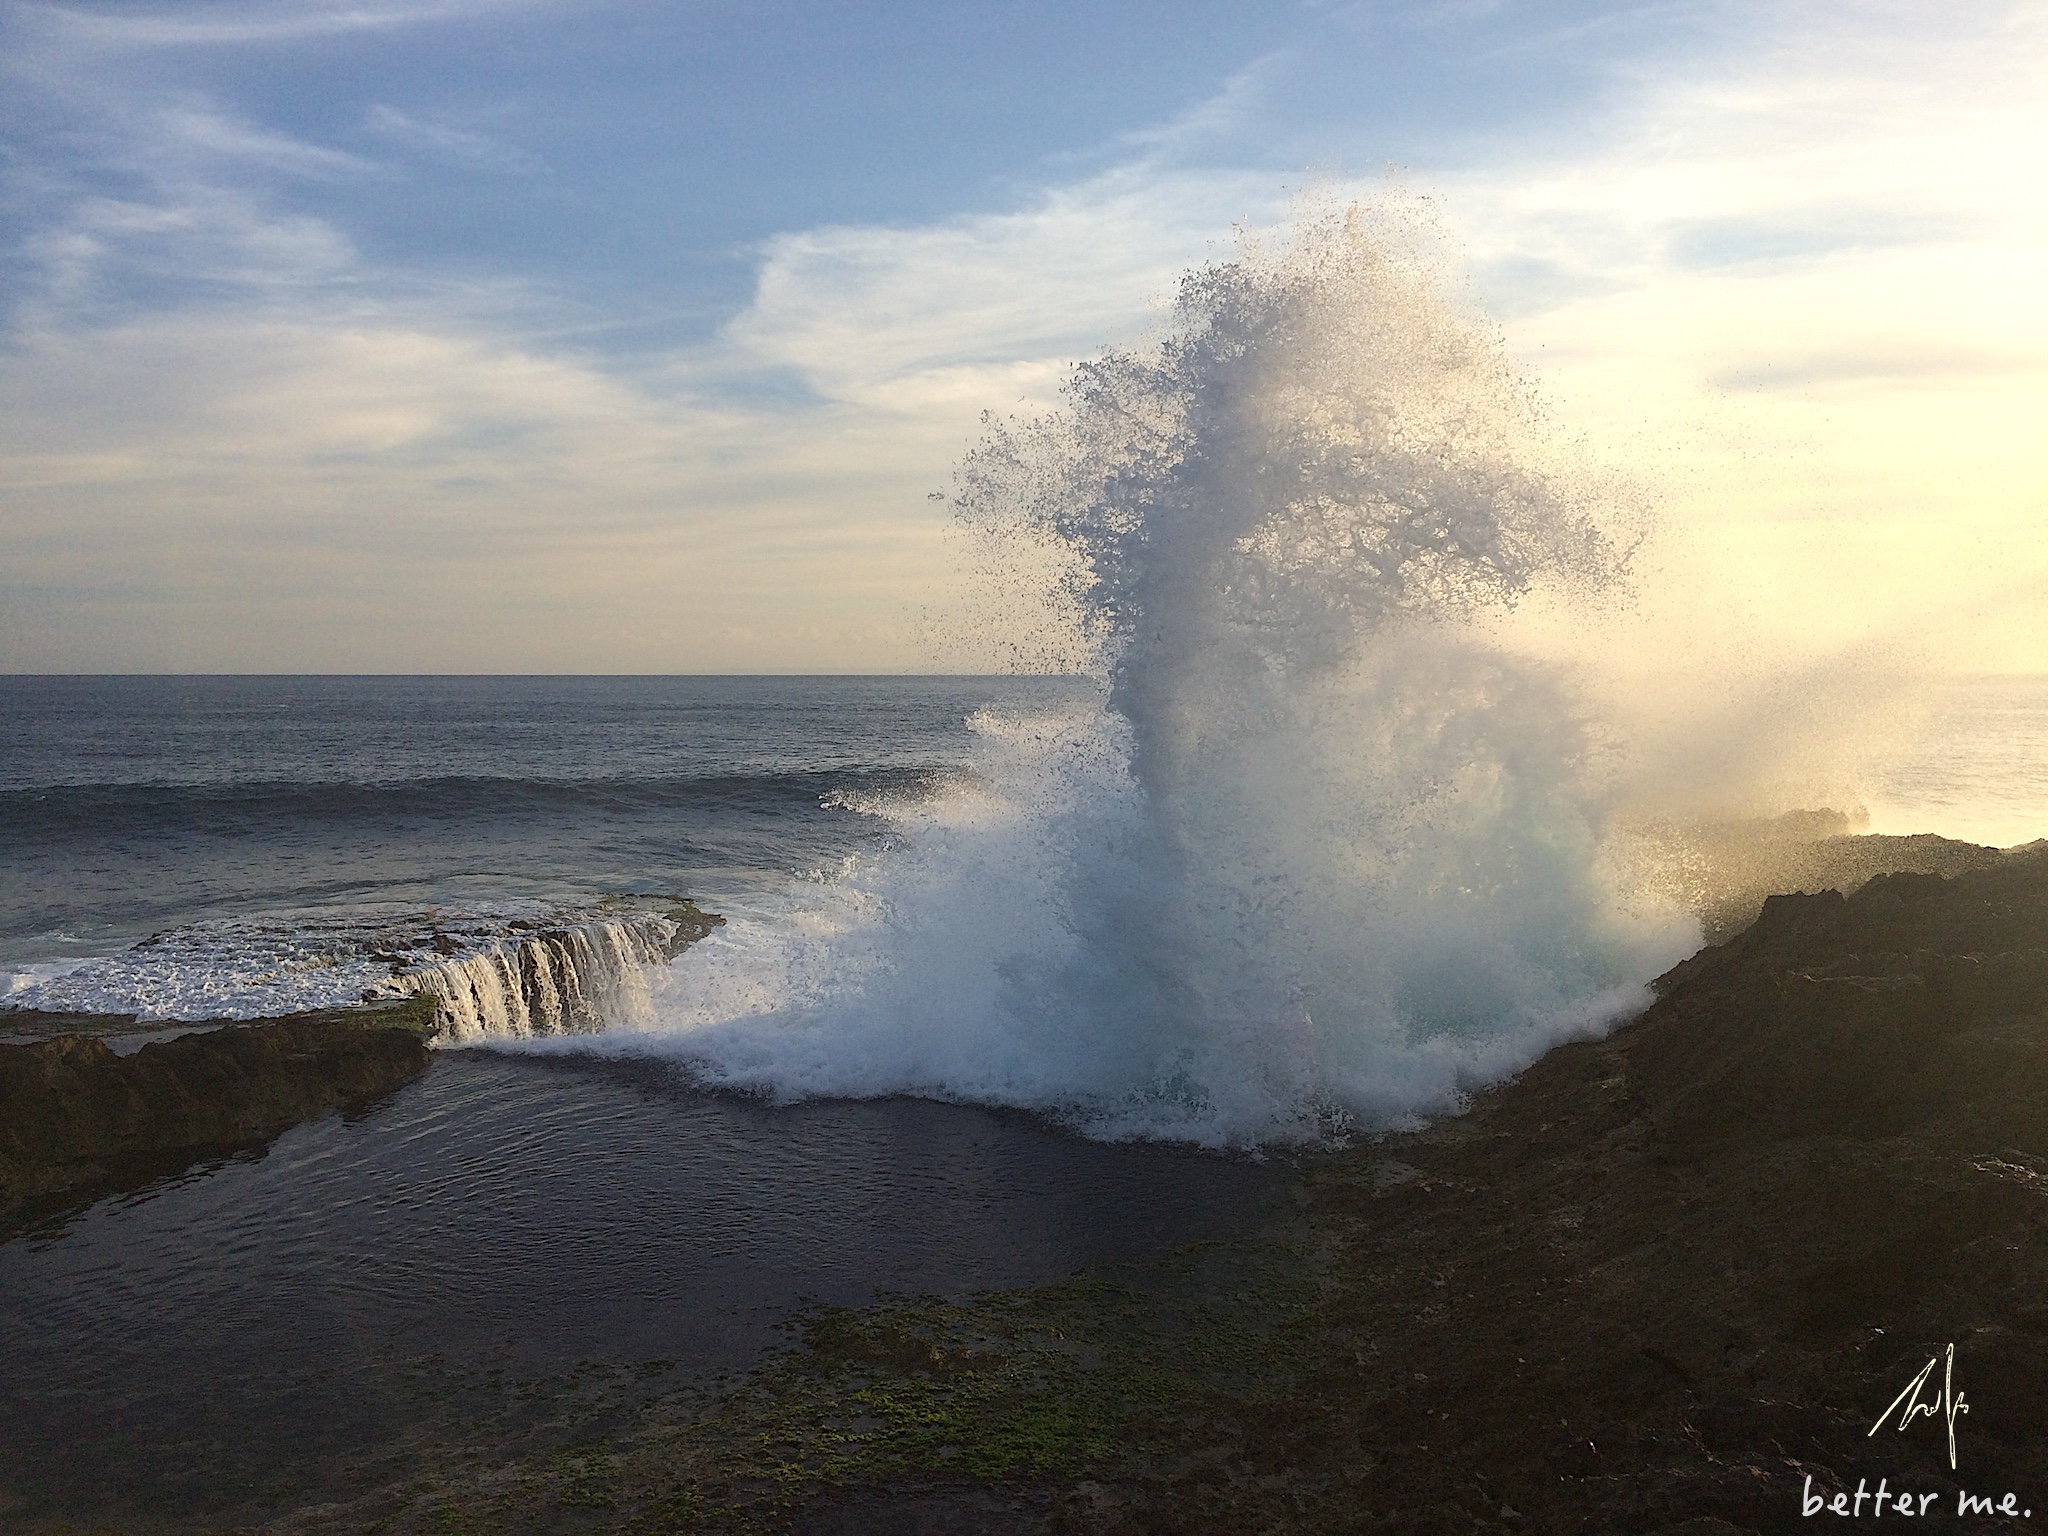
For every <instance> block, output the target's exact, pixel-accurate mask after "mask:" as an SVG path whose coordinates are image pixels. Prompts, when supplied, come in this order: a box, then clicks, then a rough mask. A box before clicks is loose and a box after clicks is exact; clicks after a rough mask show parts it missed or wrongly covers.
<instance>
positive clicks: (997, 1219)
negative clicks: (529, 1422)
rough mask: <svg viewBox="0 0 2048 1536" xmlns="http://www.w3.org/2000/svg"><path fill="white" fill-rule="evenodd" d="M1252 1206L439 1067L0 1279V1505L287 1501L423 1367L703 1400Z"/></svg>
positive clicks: (27, 1253) (809, 1126)
mask: <svg viewBox="0 0 2048 1536" xmlns="http://www.w3.org/2000/svg"><path fill="white" fill-rule="evenodd" d="M1279 1178H1280V1175H1279V1173H1278V1171H1277V1170H1276V1169H1275V1168H1274V1167H1273V1166H1272V1165H1270V1164H1259V1163H1251V1162H1246V1161H1243V1160H1229V1159H1224V1158H1219V1157H1214V1156H1207V1155H1203V1154H1200V1153H1194V1152H1188V1151H1183V1150H1175V1149H1169V1148H1163V1147H1157V1146H1105V1145H1102V1144H1099V1143H1091V1142H1086V1141H1082V1140H1080V1139H1078V1138H1075V1137H1071V1136H1067V1135H1063V1134H1060V1133H1058V1132H1056V1131H1053V1130H1050V1129H1048V1128H1046V1127H1045V1126H1044V1125H1042V1124H1041V1123H1039V1122H1036V1121H1034V1120H1032V1119H1030V1118H1028V1117H1024V1116H1020V1115H1014V1114H1002V1113H996V1112H991V1111H988V1110H982V1109H975V1108H967V1107H961V1106H954V1105H945V1104H934V1103H928V1102H920V1101H915V1100H907V1099H896V1100H885V1101H878V1102H869V1103H822V1104H811V1105H801V1106H795V1107H787V1108H775V1107H770V1106H766V1105H763V1104H760V1103H758V1102H755V1101H749V1100H744V1099H734V1098H722V1097H711V1096H706V1095H703V1094H700V1093H696V1092H692V1091H690V1090H688V1089H687V1088H685V1087H683V1086H681V1085H680V1084H679V1083H678V1082H677V1081H676V1080H675V1079H674V1078H672V1077H670V1076H669V1075H667V1074H666V1073H664V1072H663V1071H661V1070H660V1069H658V1068H647V1067H638V1068H636V1067H633V1066H630V1065H619V1064H611V1063H591V1062H579V1061H574V1060H570V1061H542V1060H533V1059H521V1058H510V1057H505V1056H499V1055H494V1054H489V1053H482V1052H451V1053H444V1054H443V1055H441V1056H439V1057H438V1058H437V1059H436V1061H435V1062H434V1065H433V1066H432V1068H431V1069H430V1071H429V1072H428V1074H427V1076H426V1077H425V1078H424V1079H422V1080H421V1081H419V1082H417V1083H415V1084H413V1085H412V1086H411V1087H409V1088H406V1089H404V1090H402V1091H401V1092H400V1093H399V1094H397V1095H396V1096H394V1097H393V1098H392V1099H391V1100H390V1101H388V1102H387V1103H386V1104H385V1105H383V1106H382V1107H380V1108H378V1109H377V1110H375V1111H373V1112H372V1113H370V1114H367V1115H365V1116H363V1117H360V1118H357V1119H354V1120H343V1119H339V1118H336V1119H329V1120H326V1121H323V1122H321V1123H319V1124H315V1125H310V1126H302V1127H300V1128H299V1129H297V1130H295V1131H292V1132H290V1133H289V1134H287V1135H286V1136H285V1137H284V1138H283V1139H281V1140H280V1141H279V1142H277V1143H276V1144H275V1146H274V1147H273V1148H272V1149H271V1151H270V1152H269V1154H268V1155H267V1156H262V1157H258V1158H250V1159H242V1160H236V1161H231V1162H229V1163H227V1164H225V1165H219V1166H215V1167H213V1168H211V1169H208V1170H204V1171H200V1172H196V1173H194V1174H192V1175H189V1176H187V1177H185V1178H182V1179H179V1180H176V1181H174V1182H172V1183H169V1184H167V1185H163V1186H159V1187H157V1188H155V1189H152V1190H149V1191H147V1192H145V1193H143V1194H140V1195H136V1196H130V1197H127V1198H123V1199H115V1200H109V1201H104V1202H102V1203H101V1204H100V1205H98V1206H97V1207H95V1208H94V1209H93V1210H91V1211H90V1212H88V1213H86V1214H85V1215H84V1216H82V1217H80V1218H78V1219H76V1220H74V1221H72V1222H71V1223H70V1224H69V1225H67V1226H63V1227H60V1228H55V1229H51V1230H46V1231H44V1232H42V1233H40V1234H32V1235H31V1236H29V1237H26V1238H19V1239H16V1240H15V1241H12V1242H9V1243H7V1244H5V1245H0V1295H4V1297H5V1298H6V1304H5V1306H4V1308H0V1423H4V1424H5V1425H6V1426H7V1430H6V1433H5V1434H4V1435H0V1489H8V1488H11V1489H13V1490H16V1491H17V1492H27V1493H29V1494H30V1495H32V1497H33V1499H34V1500H35V1502H36V1503H40V1502H41V1501H42V1500H44V1499H54V1500H55V1502H56V1507H60V1508H64V1509H67V1510H74V1511H78V1512H80V1514H81V1515H83V1514H85V1513H89V1512H91V1511H93V1510H120V1509H133V1508H150V1507H166V1508H177V1509H184V1510H188V1511H189V1510H204V1509H206V1508H208V1507H211V1506H213V1505H215V1504H218V1503H220V1502H222V1501H224V1500H230V1499H231V1496H232V1495H233V1494H234V1492H235V1490H236V1489H238V1488H242V1487H246V1486H250V1485H251V1480H255V1481H258V1482H266V1483H267V1484H278V1485H281V1484H284V1483H291V1484H294V1485H296V1486H298V1487H299V1488H301V1489H302V1490H303V1491H304V1492H305V1493H306V1494H307V1495H308V1496H310V1495H311V1494H312V1493H314V1492H316V1491H317V1490H319V1489H320V1488H322V1487H323V1486H325V1485H326V1484H327V1483H328V1482H330V1481H332V1480H334V1479H336V1478H339V1477H344V1476H345V1475H346V1473H345V1467H346V1463H347V1460H348V1458H349V1457H351V1456H354V1455H358V1454H361V1453H364V1452H366V1451H371V1450H374V1449H376V1448H378V1447H380V1446H388V1445H389V1444H390V1442H392V1441H393V1440H394V1439H396V1438H399V1437H402V1436H404V1435H405V1434H406V1433H407V1432H408V1430H409V1428H416V1427H417V1426H418V1424H419V1423H420V1422H421V1421H422V1419H423V1417H428V1416H432V1415H436V1414H439V1413H442V1412H445V1411H446V1409H445V1408H444V1407H442V1406H440V1405H439V1400H438V1399H436V1398H434V1397H433V1396H432V1395H431V1394H427V1395H423V1392H422V1389H421V1386H420V1383H421V1381H422V1379H423V1378H422V1371H423V1369H425V1368H426V1367H427V1366H428V1365H429V1364H430V1365H431V1369H429V1370H427V1375H428V1376H430V1377H433V1378H435V1379H441V1378H452V1377H459V1376H460V1375H461V1374H462V1373H463V1372H465V1371H468V1372H478V1371H488V1370H493V1369H502V1370H504V1371H505V1372H507V1373H509V1374H510V1375H511V1376H514V1377H526V1378H531V1379H541V1378H549V1377H554V1378H559V1377H561V1376H562V1375H563V1374H564V1373H568V1372H573V1371H574V1369H575V1368H576V1367H578V1366H579V1364H581V1363H583V1362H597V1363H609V1364H620V1365H623V1364H631V1363H636V1362H646V1361H664V1362H672V1363H673V1367H674V1368H673V1369H672V1370H670V1371H668V1372H667V1373H666V1374H665V1375H663V1376H662V1377H661V1378H660V1379H661V1381H662V1382H663V1383H675V1382H687V1381H691V1380H702V1379H705V1378H707V1377H709V1376H710V1375H712V1374H713V1373H715V1372H717V1371H720V1370H722V1369H726V1368H731V1367H737V1366H741V1365H744V1364H745V1363H746V1362H747V1361H748V1360H749V1359H751V1358H752V1357H753V1356H754V1354H755V1352H756V1351H758V1350H759V1349H760V1348H761V1346H763V1345H764V1344H766V1343H769V1342H772V1341H773V1340H774V1339H775V1338H776V1337H777V1335H776V1334H775V1332H774V1324H775V1323H776V1322H778V1321H779V1320H781V1319H783V1318H785V1317H787V1316H788V1315H789V1314H790V1313H791V1312H792V1311H794V1310H795V1309H796V1308H797V1307H798V1306H799V1304H800V1303H801V1302H802V1301H803V1300H804V1299H805V1298H818V1299H822V1300H825V1301H832V1302H857V1301H861V1300H865V1299H867V1298H869V1297H871V1296H872V1295H874V1294H875V1293H876V1292H877V1291H888V1290H901V1291H909V1292H925V1291H931V1292H938V1293H948V1294H957V1293H961V1292H966V1291H972V1290H975V1289H979V1288H983V1287H1008V1286H1016V1285H1028V1284H1032V1283H1040V1282H1044V1281H1048V1280H1053V1279H1058V1278H1062V1277H1065V1276H1066V1275H1068V1274H1069V1273H1070V1272H1071V1271H1073V1270H1074V1269H1076V1268H1079V1267H1082V1266H1086V1265H1094V1264H1101V1263H1105V1262H1111V1261H1116V1260H1120V1259H1128V1258H1135V1257H1139V1256H1142V1255H1144V1254H1147V1253H1150V1252H1153V1251H1155V1250H1157V1249H1159V1248H1161V1247H1164V1246H1168V1245H1172V1244H1176V1243H1183V1242H1188V1241H1192V1240H1196V1239H1200V1238H1204V1237H1211V1236H1218V1235H1222V1234H1224V1233H1227V1232H1231V1231H1235V1230H1239V1229H1241V1228H1242V1227H1243V1226H1244V1225H1245V1224H1246V1223H1248V1222H1250V1221H1252V1220H1254V1219H1255V1218H1256V1217H1257V1216H1258V1215H1259V1214H1260V1213H1262V1212H1264V1211H1266V1210H1268V1209H1270V1207H1271V1204H1272V1201H1273V1199H1274V1198H1275V1195H1276V1193H1277V1192H1278V1189H1279ZM439 1428H440V1429H441V1430H445V1429H446V1428H447V1426H446V1425H441V1426H439Z"/></svg>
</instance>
